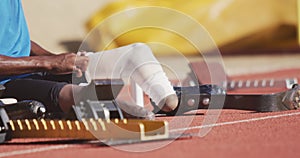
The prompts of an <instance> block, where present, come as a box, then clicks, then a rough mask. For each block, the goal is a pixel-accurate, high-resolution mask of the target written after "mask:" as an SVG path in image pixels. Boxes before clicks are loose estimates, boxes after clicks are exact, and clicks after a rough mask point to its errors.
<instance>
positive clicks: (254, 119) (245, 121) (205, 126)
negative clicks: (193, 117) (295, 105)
mask: <svg viewBox="0 0 300 158" xmlns="http://www.w3.org/2000/svg"><path fill="white" fill-rule="evenodd" d="M296 115H300V112H294V113H289V114H280V115H273V116H265V117H258V118H251V119H245V120H236V121H230V122H221V123H215V124H208V125H201V126H193V127H186V128H178V129H171V130H170V132H179V131H186V130H192V129H202V128H209V127H217V126H224V125H233V124H238V123H249V122H255V121H261V120H269V119H275V118H281V117H289V116H296Z"/></svg>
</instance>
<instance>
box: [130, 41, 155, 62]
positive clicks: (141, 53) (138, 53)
mask: <svg viewBox="0 0 300 158" xmlns="http://www.w3.org/2000/svg"><path fill="white" fill-rule="evenodd" d="M131 47H132V51H129V52H128V53H130V56H131V57H133V58H134V59H137V60H138V59H150V60H152V59H153V58H154V55H153V53H152V50H151V48H150V47H149V46H148V45H147V44H145V43H134V44H132V45H131Z"/></svg>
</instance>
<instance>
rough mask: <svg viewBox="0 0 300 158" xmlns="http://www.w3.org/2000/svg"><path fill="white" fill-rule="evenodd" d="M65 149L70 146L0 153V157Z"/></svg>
mask: <svg viewBox="0 0 300 158" xmlns="http://www.w3.org/2000/svg"><path fill="white" fill-rule="evenodd" d="M67 147H70V145H56V146H49V147H41V148H35V149H26V150H16V151H9V152H4V153H0V157H8V156H16V155H22V154H31V153H37V152H43V151H50V150H57V149H64V148H67Z"/></svg>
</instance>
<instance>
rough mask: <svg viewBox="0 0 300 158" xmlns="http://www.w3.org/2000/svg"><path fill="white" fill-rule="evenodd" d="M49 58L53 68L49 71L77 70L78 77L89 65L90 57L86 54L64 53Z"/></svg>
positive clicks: (65, 72) (67, 71)
mask: <svg viewBox="0 0 300 158" xmlns="http://www.w3.org/2000/svg"><path fill="white" fill-rule="evenodd" d="M49 59H50V60H51V61H50V62H51V63H50V64H51V69H50V71H49V72H50V73H52V74H69V73H73V72H75V73H76V76H77V77H81V76H82V73H83V72H85V71H86V69H87V65H88V57H86V56H84V54H79V55H76V54H74V53H64V54H59V55H55V56H49Z"/></svg>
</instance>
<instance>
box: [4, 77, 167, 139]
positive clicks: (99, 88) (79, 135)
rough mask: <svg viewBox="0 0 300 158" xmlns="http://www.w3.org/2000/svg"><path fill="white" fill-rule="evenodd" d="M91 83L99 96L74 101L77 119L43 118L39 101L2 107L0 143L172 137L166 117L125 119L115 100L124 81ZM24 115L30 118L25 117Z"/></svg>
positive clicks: (43, 114) (43, 113)
mask: <svg viewBox="0 0 300 158" xmlns="http://www.w3.org/2000/svg"><path fill="white" fill-rule="evenodd" d="M91 87H93V88H95V90H96V93H97V99H96V98H92V100H86V101H82V102H81V103H80V105H75V106H74V107H73V114H74V116H75V117H76V119H74V118H73V119H71V120H66V119H47V118H43V117H44V116H45V114H46V112H45V111H44V110H43V108H44V106H43V105H42V104H41V103H39V102H24V104H17V105H15V106H2V107H0V143H3V142H6V141H9V140H11V139H13V138H68V139H79V140H100V141H101V142H103V143H105V144H107V145H117V144H124V143H137V142H145V141H155V140H166V139H170V136H169V129H168V122H166V121H149V120H137V119H134V120H130V119H124V117H123V115H122V111H121V110H120V109H119V107H118V105H117V103H116V102H115V101H114V95H117V94H118V93H119V92H120V90H121V88H122V87H123V82H122V81H120V80H114V81H107V80H101V81H99V80H97V81H96V80H95V81H93V83H92V85H91ZM25 104H26V105H25ZM7 107H9V108H7ZM12 107H14V108H15V109H11V108H12ZM18 108H21V109H20V110H19V111H22V112H23V115H22V117H15V115H17V114H16V113H15V112H13V111H14V110H16V109H18ZM29 114H30V115H29ZM24 115H26V116H27V118H25V119H24V117H25V116H24ZM39 116H40V117H39ZM11 117H13V119H12V118H11ZM112 117H115V118H114V119H113V118H112Z"/></svg>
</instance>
